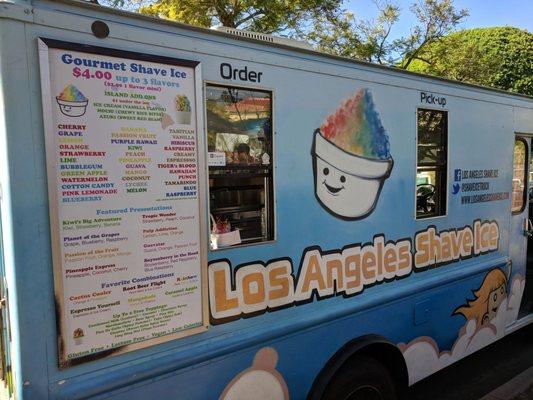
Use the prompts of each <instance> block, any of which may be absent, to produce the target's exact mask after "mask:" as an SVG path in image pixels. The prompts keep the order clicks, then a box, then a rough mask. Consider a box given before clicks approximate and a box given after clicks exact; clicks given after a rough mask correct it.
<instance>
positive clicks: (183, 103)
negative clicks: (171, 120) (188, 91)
mask: <svg viewBox="0 0 533 400" xmlns="http://www.w3.org/2000/svg"><path fill="white" fill-rule="evenodd" d="M174 103H175V106H176V122H177V123H178V124H185V125H190V124H191V102H190V101H189V98H188V97H187V96H185V95H183V94H179V95H177V96H176V99H175V100H174Z"/></svg>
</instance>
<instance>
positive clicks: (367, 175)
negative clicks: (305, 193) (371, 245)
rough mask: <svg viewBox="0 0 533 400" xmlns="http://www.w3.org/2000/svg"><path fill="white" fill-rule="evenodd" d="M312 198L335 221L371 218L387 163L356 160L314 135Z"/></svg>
mask: <svg viewBox="0 0 533 400" xmlns="http://www.w3.org/2000/svg"><path fill="white" fill-rule="evenodd" d="M313 155H314V169H315V195H316V197H317V199H318V201H319V202H320V204H321V205H322V206H323V207H324V208H325V209H326V210H327V211H329V212H330V213H331V214H333V215H335V216H336V217H339V218H342V219H346V220H355V219H360V218H364V217H366V216H367V215H368V214H370V213H371V212H372V211H373V210H374V208H375V206H376V203H377V200H378V197H379V192H380V191H381V187H382V186H383V182H384V180H385V179H386V178H387V177H388V176H389V174H390V170H391V169H392V159H390V160H387V161H381V160H371V159H367V158H363V157H356V156H354V155H352V154H349V153H346V152H345V151H343V150H342V149H340V148H338V147H336V146H335V145H333V144H332V143H330V142H328V141H327V140H326V139H324V137H323V136H322V135H321V134H320V132H317V133H316V135H315V146H314V154H313Z"/></svg>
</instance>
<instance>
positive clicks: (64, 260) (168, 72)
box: [40, 41, 206, 367]
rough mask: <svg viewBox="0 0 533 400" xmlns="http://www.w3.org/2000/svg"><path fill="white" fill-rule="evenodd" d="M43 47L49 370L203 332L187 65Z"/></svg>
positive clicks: (191, 80) (192, 77) (193, 67)
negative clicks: (52, 316)
mask: <svg viewBox="0 0 533 400" xmlns="http://www.w3.org/2000/svg"><path fill="white" fill-rule="evenodd" d="M47 44H49V45H50V47H48V46H47V45H46V44H45V43H43V42H41V43H40V50H41V78H42V88H43V108H44V119H45V125H46V146H47V164H48V180H49V194H50V210H51V225H52V236H53V237H52V238H53V241H54V242H55V244H54V280H55V286H56V301H57V302H58V304H57V307H58V310H59V313H58V318H60V320H61V321H60V322H61V324H60V326H61V334H60V346H59V347H60V365H61V366H63V367H64V366H68V365H69V364H70V363H72V360H75V359H79V358H82V357H88V356H89V357H91V358H93V357H94V355H95V354H97V353H98V354H99V356H105V355H110V354H113V353H116V352H119V351H126V350H129V349H132V348H138V347H144V346H146V345H150V344H154V343H153V342H161V341H165V340H169V339H173V338H175V337H177V336H184V335H186V334H191V333H194V332H197V331H199V330H204V329H205V321H206V318H205V312H204V308H205V302H204V296H203V290H202V284H203V282H204V280H203V279H202V269H201V265H202V260H201V258H202V257H203V256H202V253H203V252H202V251H201V249H202V246H201V244H200V242H201V238H202V233H201V231H200V227H201V226H202V221H203V220H202V221H201V214H200V210H201V207H200V199H201V197H200V196H199V193H198V189H199V186H200V185H199V155H198V149H199V144H198V141H197V139H198V135H197V126H196V120H197V119H196V117H197V112H198V110H196V96H197V88H196V83H195V82H196V79H197V78H198V74H199V67H198V66H197V63H195V62H187V61H178V60H173V59H167V58H165V59H163V61H160V60H159V59H154V58H152V57H148V56H146V55H139V54H131V53H122V52H116V51H112V50H109V49H100V48H98V49H96V48H87V47H82V46H81V45H72V44H66V43H63V42H60V44H59V45H54V44H57V42H52V41H47ZM74 49H76V50H79V49H82V50H84V51H83V52H82V51H76V50H74ZM85 50H89V51H88V52H85ZM130 57H131V58H130ZM137 57H140V58H139V59H138V58H137ZM78 361H79V360H78Z"/></svg>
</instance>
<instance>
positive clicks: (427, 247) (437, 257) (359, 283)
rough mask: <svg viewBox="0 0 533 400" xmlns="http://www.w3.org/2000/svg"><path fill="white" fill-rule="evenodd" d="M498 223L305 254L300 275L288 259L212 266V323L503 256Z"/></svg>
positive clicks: (431, 229)
mask: <svg viewBox="0 0 533 400" xmlns="http://www.w3.org/2000/svg"><path fill="white" fill-rule="evenodd" d="M499 238H500V233H499V228H498V224H497V223H496V221H483V222H481V221H480V220H476V221H474V222H473V224H472V226H466V227H463V228H461V229H450V230H445V231H437V230H436V228H435V227H434V226H430V227H428V228H427V229H425V230H423V231H421V232H418V233H416V234H415V236H414V238H413V240H411V239H400V240H398V241H387V240H386V239H385V236H384V235H376V236H374V239H373V241H372V242H370V243H365V244H353V245H347V246H345V247H344V248H343V249H341V250H333V251H330V250H328V251H323V250H322V249H321V248H320V247H318V246H313V247H309V248H307V249H305V250H304V252H303V255H302V258H301V261H300V268H299V270H298V274H297V276H296V277H295V276H294V274H293V263H292V260H291V259H289V258H282V259H276V260H272V261H269V262H267V263H266V264H265V263H263V262H261V261H257V262H254V263H247V264H243V265H239V266H237V267H236V268H233V269H232V268H231V265H230V263H229V262H228V261H227V260H217V261H213V262H211V263H210V264H209V272H208V275H209V305H210V309H211V317H212V322H213V323H214V324H217V323H224V322H228V321H230V320H234V319H237V318H241V317H243V316H246V315H250V314H254V315H255V314H260V313H262V312H265V311H272V310H275V309H278V308H281V307H286V306H290V305H300V304H302V303H306V302H310V301H312V300H313V297H314V296H316V298H317V300H320V299H323V298H327V297H330V296H335V295H336V296H339V295H342V296H344V297H350V296H354V295H356V294H360V293H362V292H363V291H364V289H365V288H366V287H369V286H372V285H375V284H379V283H388V282H392V281H393V280H396V279H401V278H405V277H408V276H409V275H410V274H411V273H412V272H421V271H424V270H427V269H429V268H437V267H440V266H442V265H445V264H448V263H451V262H456V261H458V260H461V259H465V258H469V257H476V256H479V255H481V254H485V253H489V252H493V251H496V250H498V245H499Z"/></svg>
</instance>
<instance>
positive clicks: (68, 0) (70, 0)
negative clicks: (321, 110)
mask: <svg viewBox="0 0 533 400" xmlns="http://www.w3.org/2000/svg"><path fill="white" fill-rule="evenodd" d="M45 1H47V0H45ZM0 2H1V0H0ZM52 3H64V4H68V5H75V6H77V7H82V8H86V9H90V10H95V11H99V12H105V13H108V14H114V15H118V16H123V17H127V18H134V19H137V20H140V21H145V22H149V23H154V24H159V25H168V26H172V27H179V28H182V29H186V30H192V31H197V32H201V33H204V34H208V35H212V36H218V37H225V38H228V39H232V40H237V41H243V42H252V43H255V44H261V45H263V46H267V47H276V48H280V49H284V50H289V51H292V52H295V53H303V54H309V55H314V56H320V57H325V58H328V59H332V60H337V61H342V62H348V63H351V64H356V65H360V66H364V67H366V68H370V69H377V70H381V71H387V72H389V73H391V72H392V73H398V74H401V75H408V76H414V77H418V78H423V79H427V80H429V81H432V80H433V81H438V82H445V83H448V84H452V85H457V86H459V87H471V88H476V89H482V90H486V91H490V92H495V93H499V94H503V95H507V96H514V97H520V98H523V99H524V98H525V99H527V100H531V101H533V96H529V95H526V94H522V93H515V92H510V91H506V90H502V89H497V88H494V87H490V86H484V85H478V84H473V83H466V82H460V81H456V80H453V79H447V78H441V77H437V76H433V75H426V74H422V73H418V72H413V71H407V70H404V69H400V68H395V67H390V66H385V65H380V64H375V63H371V62H368V61H363V60H357V59H353V58H348V57H343V56H337V55H333V54H329V53H325V52H322V51H318V50H314V49H306V48H302V47H297V46H290V45H287V44H283V43H276V42H265V41H263V40H259V39H255V38H253V37H248V36H241V35H234V34H231V33H226V32H224V31H222V30H215V29H210V28H204V27H199V26H195V25H189V24H185V23H182V22H176V21H171V20H168V19H163V18H158V17H152V16H149V15H144V14H140V13H137V12H132V11H125V10H119V9H115V8H111V7H107V6H102V5H99V4H95V3H89V2H88V1H83V0H55V1H52Z"/></svg>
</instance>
